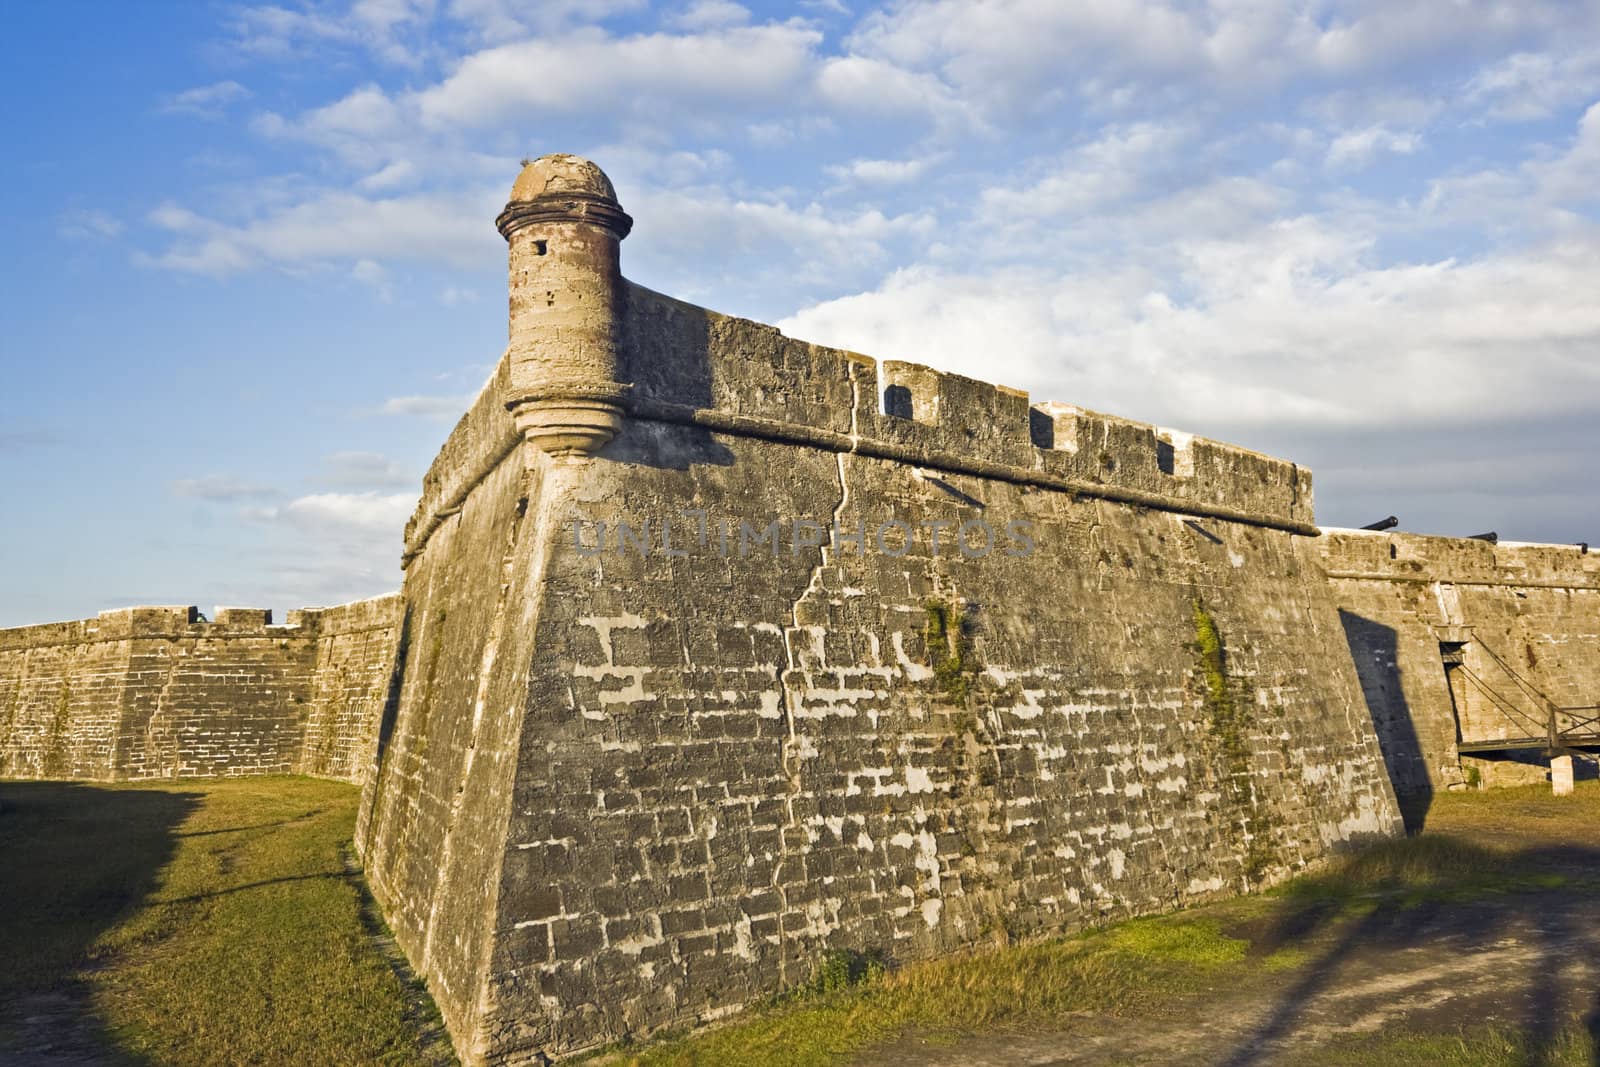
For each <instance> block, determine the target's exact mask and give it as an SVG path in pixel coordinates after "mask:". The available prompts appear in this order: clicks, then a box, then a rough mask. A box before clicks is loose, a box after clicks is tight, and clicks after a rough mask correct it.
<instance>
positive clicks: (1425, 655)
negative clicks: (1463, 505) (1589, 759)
mask: <svg viewBox="0 0 1600 1067" xmlns="http://www.w3.org/2000/svg"><path fill="white" fill-rule="evenodd" d="M1320 545H1321V548H1322V555H1323V558H1324V561H1325V565H1326V568H1327V573H1328V579H1329V584H1330V587H1331V589H1332V591H1333V598H1334V600H1335V602H1336V603H1337V604H1338V607H1339V613H1340V617H1341V620H1342V623H1343V626H1344V629H1345V633H1346V636H1347V638H1348V643H1349V647H1350V652H1351V655H1352V657H1353V658H1354V660H1355V663H1356V669H1357V671H1358V672H1359V673H1360V675H1361V680H1362V688H1363V691H1364V693H1365V696H1366V700H1367V703H1368V705H1369V707H1370V708H1371V711H1372V716H1373V720H1374V722H1375V723H1376V724H1377V728H1378V733H1379V736H1380V738H1381V740H1382V741H1383V746H1384V756H1385V759H1386V761H1387V762H1388V767H1389V774H1390V777H1391V779H1392V780H1393V782H1394V784H1395V788H1396V789H1397V790H1399V791H1401V792H1402V793H1427V792H1430V791H1437V790H1440V789H1451V788H1462V787H1463V786H1465V785H1469V784H1476V783H1483V784H1499V783H1514V782H1518V781H1543V780H1545V778H1546V771H1547V767H1548V762H1547V761H1548V754H1547V753H1543V752H1531V751H1530V752H1523V753H1521V754H1516V755H1513V754H1512V753H1514V752H1516V750H1512V749H1507V750H1504V751H1503V752H1500V753H1491V752H1490V751H1488V750H1485V749H1482V748H1480V747H1479V746H1483V745H1492V744H1494V743H1499V742H1504V741H1506V740H1508V739H1516V738H1529V737H1542V736H1543V734H1544V732H1545V724H1546V723H1547V721H1548V716H1549V711H1550V707H1551V706H1552V705H1553V706H1555V707H1557V708H1579V707H1584V706H1590V705H1595V704H1600V555H1597V554H1596V553H1593V552H1590V551H1588V549H1587V547H1586V546H1579V545H1537V544H1519V543H1509V542H1500V543H1498V544H1493V543H1490V542H1488V541H1483V540H1473V539H1470V538H1446V537H1425V536H1421V535H1418V534H1402V533H1378V532H1372V531H1363V530H1328V531H1325V536H1324V537H1322V538H1321V539H1320ZM1594 714H1596V712H1595V711H1593V710H1591V711H1587V712H1581V713H1580V712H1573V711H1567V712H1558V713H1557V724H1558V726H1559V727H1562V728H1565V727H1570V726H1572V725H1575V724H1577V723H1578V722H1579V720H1581V719H1582V718H1584V717H1587V716H1593V715H1594ZM1589 729H1590V731H1591V732H1592V730H1593V728H1592V727H1590V728H1589ZM1460 746H1466V747H1467V748H1468V749H1469V754H1468V755H1465V756H1463V754H1462V752H1461V751H1460ZM1473 749H1476V750H1477V752H1476V754H1471V751H1470V750H1473Z"/></svg>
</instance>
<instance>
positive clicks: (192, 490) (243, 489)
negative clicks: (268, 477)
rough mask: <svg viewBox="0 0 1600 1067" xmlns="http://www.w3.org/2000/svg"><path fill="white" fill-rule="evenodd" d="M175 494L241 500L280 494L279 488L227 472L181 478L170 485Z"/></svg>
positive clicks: (267, 497) (270, 497)
mask: <svg viewBox="0 0 1600 1067" xmlns="http://www.w3.org/2000/svg"><path fill="white" fill-rule="evenodd" d="M167 488H168V490H169V491H170V492H171V493H172V495H173V496H181V497H190V498H193V499H195V500H212V501H240V500H270V499H272V498H273V497H276V496H278V495H279V493H278V490H276V489H274V488H273V487H272V486H270V485H262V484H261V483H260V482H251V481H247V480H245V479H243V478H234V477H230V476H228V475H225V474H208V475H206V476H204V477H202V478H180V479H178V480H177V481H175V482H173V483H172V484H171V485H169V486H168V487H167Z"/></svg>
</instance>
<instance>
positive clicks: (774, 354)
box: [403, 284, 1317, 563]
mask: <svg viewBox="0 0 1600 1067" xmlns="http://www.w3.org/2000/svg"><path fill="white" fill-rule="evenodd" d="M623 303H624V311H623V315H624V329H623V331H622V340H623V343H622V346H621V355H620V362H619V369H620V376H621V377H622V378H623V379H624V381H625V382H626V383H627V386H628V387H627V389H626V391H625V392H624V394H623V397H622V400H621V404H622V407H623V409H624V410H625V411H626V413H627V414H628V416H629V417H632V418H638V419H647V420H652V421H661V422H669V423H678V424H683V425H693V426H697V427H700V428H703V429H706V430H710V431H713V432H721V433H731V434H739V435H743V436H752V437H762V438H768V439H772V440H779V441H787V442H790V443H795V444H804V445H809V446H812V447H815V448H821V449H828V450H832V451H836V452H857V453H862V454H865V455H872V456H878V457H881V458H885V459H891V460H897V461H901V462H905V463H910V464H915V465H917V466H919V467H927V468H932V469H938V470H945V471H950V472H954V473H970V474H976V475H980V476H984V477H991V478H998V479H1002V480H1006V481H1011V482H1015V483H1020V484H1027V485H1034V486H1038V487H1041V488H1047V489H1055V490H1059V491H1063V492H1068V493H1072V494H1074V495H1080V496H1084V497H1090V498H1101V499H1107V500H1112V501H1117V502H1120V503H1125V504H1129V505H1132V506H1135V507H1148V508H1154V509H1159V510H1165V511H1173V512H1179V513H1183V514H1192V515H1195V516H1197V517H1211V518H1221V519H1224V520H1227V521H1233V522H1243V523H1247V524H1251V525H1259V526H1269V527H1274V528H1280V529H1286V530H1289V531H1291V532H1294V533H1300V534H1307V535H1315V534H1316V533H1317V529H1316V527H1315V525H1314V521H1315V515H1314V507H1313V497H1312V486H1311V472H1310V471H1309V470H1307V469H1306V468H1304V467H1301V466H1299V465H1298V464H1295V463H1292V462H1289V461H1287V460H1282V459H1275V458H1273V457H1270V456H1266V455H1262V454H1261V453H1259V452H1254V451H1251V450H1250V449H1246V448H1240V447H1237V446H1234V445H1228V444H1223V443H1221V442H1218V441H1213V440H1209V439H1207V438H1203V437H1198V436H1195V435H1193V434H1190V433H1185V432H1183V431H1181V430H1173V429H1168V428H1165V427H1160V426H1154V425H1151V424H1148V423H1141V422H1135V421H1133V420H1130V419H1124V418H1120V417H1117V416H1114V415H1107V414H1103V413H1101V412H1096V411H1090V410H1088V409H1086V408H1081V407H1078V406H1076V405H1072V404H1064V403H1058V402H1052V401H1046V402H1034V401H1032V400H1031V398H1030V397H1029V395H1028V394H1027V393H1026V392H1024V391H1023V390H1020V389H1012V388H1009V387H1007V386H1003V385H995V384H991V383H989V382H983V381H979V380H977V379H974V378H968V377H965V376H963V375H960V374H953V373H949V372H945V371H939V370H935V369H934V368H931V367H925V366H922V365H919V364H915V363H907V362H903V361H898V360H885V361H883V362H882V363H879V362H878V361H876V360H874V359H872V358H871V357H868V356H864V355H861V354H859V353H856V352H849V351H845V350H842V349H835V348H829V347H827V346H824V345H817V344H811V343H809V342H806V341H799V340H795V339H793V338H790V337H786V336H785V335H784V334H783V333H782V332H781V331H779V330H778V329H776V328H775V327H772V326H767V325H764V324H762V323H758V322H752V321H750V320H747V319H739V318H734V317H731V316H727V315H721V314H718V313H717V312H714V311H708V310H706V309H705V308H700V307H696V306H694V305H692V304H687V303H684V302H683V301H680V300H674V299H672V298H671V297H667V296H663V295H661V294H660V293H656V292H653V291H651V290H649V289H645V288H644V287H642V286H638V285H632V284H628V285H626V299H625V301H624V302H623ZM509 369H510V361H509V358H507V357H502V359H501V361H500V363H499V365H498V366H497V368H496V370H495V373H494V374H493V375H492V376H491V377H490V379H489V381H488V383H487V384H485V386H484V388H483V390H482V391H481V392H480V393H479V395H478V397H477V398H476V399H475V400H474V401H473V403H472V405H471V407H469V408H468V410H467V412H466V414H465V415H463V416H462V418H461V420H460V422H458V423H457V425H456V427H455V429H454V430H453V431H452V432H451V434H450V436H449V438H448V439H447V440H446V441H445V444H444V446H443V448H442V449H441V450H440V452H439V456H438V458H437V459H436V460H435V461H434V464H433V465H432V467H431V468H430V469H429V471H428V474H427V476H426V477H425V478H424V479H423V490H422V495H421V499H420V500H419V502H418V504H417V509H416V511H415V513H414V514H413V516H412V518H411V520H410V522H409V523H407V525H406V538H405V550H404V554H403V562H406V563H409V561H410V560H411V559H412V558H414V557H415V556H416V554H417V553H418V552H419V551H420V550H421V548H422V546H423V545H425V544H426V542H427V539H428V538H429V537H430V536H431V535H432V533H433V531H434V530H435V529H437V527H438V525H439V523H440V522H441V521H443V520H444V519H445V518H448V517H449V516H451V515H453V514H455V513H456V512H457V511H459V509H460V507H461V504H462V502H463V501H464V500H465V499H466V496H467V494H468V493H469V492H470V491H471V490H472V488H473V486H475V485H477V484H478V483H479V482H480V481H482V480H483V478H484V477H486V476H487V475H488V473H489V472H490V471H492V470H493V469H494V468H495V466H496V465H498V464H499V463H500V462H501V461H503V460H504V459H506V457H508V456H509V455H511V453H512V452H513V451H515V450H516V448H517V446H518V444H519V442H520V441H521V440H522V437H521V434H520V431H519V430H518V428H517V426H516V424H515V422H514V420H513V419H512V418H511V416H510V415H509V414H508V413H507V412H506V410H505V408H506V397H507V396H508V395H509V389H510V376H509ZM602 454H603V453H602Z"/></svg>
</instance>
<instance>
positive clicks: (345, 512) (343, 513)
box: [279, 490, 417, 545]
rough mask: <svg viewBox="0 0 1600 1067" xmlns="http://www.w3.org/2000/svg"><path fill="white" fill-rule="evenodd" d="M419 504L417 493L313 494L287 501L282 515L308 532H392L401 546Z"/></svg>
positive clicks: (280, 513) (394, 538) (389, 533)
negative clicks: (403, 536) (401, 540)
mask: <svg viewBox="0 0 1600 1067" xmlns="http://www.w3.org/2000/svg"><path fill="white" fill-rule="evenodd" d="M416 506H417V495H416V494H415V493H380V492H377V491H376V490H373V491H369V492H365V493H312V494H310V495H308V496H302V497H296V498H295V499H293V500H291V501H289V503H287V504H285V505H284V506H283V508H282V509H281V511H280V512H279V516H280V517H281V518H283V519H286V520H288V521H290V522H292V523H294V524H295V525H297V526H300V527H302V528H304V529H307V530H309V531H313V532H314V531H321V530H331V531H366V532H372V533H380V534H387V535H390V536H391V537H392V538H393V540H394V542H395V543H396V544H397V545H398V544H399V541H400V536H401V531H403V530H404V529H405V523H406V520H407V519H409V518H410V517H411V512H412V511H413V510H414V509H415V508H416Z"/></svg>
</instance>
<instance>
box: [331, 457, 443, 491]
mask: <svg viewBox="0 0 1600 1067" xmlns="http://www.w3.org/2000/svg"><path fill="white" fill-rule="evenodd" d="M322 471H323V475H322V476H323V478H324V479H325V480H326V481H327V482H328V483H330V484H332V485H337V486H341V487H347V488H359V489H397V488H400V487H402V486H406V487H409V486H412V485H413V484H420V482H421V478H420V477H418V476H416V475H413V474H412V473H411V472H410V471H408V470H407V469H406V468H404V467H402V466H401V465H400V464H398V463H396V462H395V461H394V460H392V459H390V458H389V457H388V456H385V455H383V454H382V453H380V452H334V453H331V454H329V455H327V456H324V457H323V458H322Z"/></svg>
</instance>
